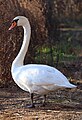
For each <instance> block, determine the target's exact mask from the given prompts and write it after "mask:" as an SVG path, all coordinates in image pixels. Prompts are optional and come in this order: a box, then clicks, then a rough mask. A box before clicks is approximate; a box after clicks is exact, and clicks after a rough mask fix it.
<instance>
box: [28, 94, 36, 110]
mask: <svg viewBox="0 0 82 120" xmlns="http://www.w3.org/2000/svg"><path fill="white" fill-rule="evenodd" d="M30 97H31V105H30V106H28V108H34V107H35V106H34V103H33V93H31V94H30Z"/></svg>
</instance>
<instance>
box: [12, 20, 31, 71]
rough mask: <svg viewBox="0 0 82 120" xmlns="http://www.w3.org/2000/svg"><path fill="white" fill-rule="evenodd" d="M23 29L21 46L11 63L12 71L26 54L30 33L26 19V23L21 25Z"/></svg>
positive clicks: (21, 63) (20, 64) (19, 64)
mask: <svg viewBox="0 0 82 120" xmlns="http://www.w3.org/2000/svg"><path fill="white" fill-rule="evenodd" d="M23 29H24V38H23V44H22V47H21V49H20V51H19V53H18V55H17V57H16V58H15V60H14V61H13V63H12V71H13V70H14V69H15V68H17V67H20V66H22V65H23V61H24V57H25V55H26V52H27V50H28V45H29V41H30V35H31V27H30V24H29V22H28V21H26V24H25V25H24V26H23Z"/></svg>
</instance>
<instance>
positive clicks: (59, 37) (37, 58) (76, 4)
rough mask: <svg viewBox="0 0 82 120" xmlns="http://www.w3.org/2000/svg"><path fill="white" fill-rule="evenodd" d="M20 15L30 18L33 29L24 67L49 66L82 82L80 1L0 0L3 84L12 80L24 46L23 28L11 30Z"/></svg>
mask: <svg viewBox="0 0 82 120" xmlns="http://www.w3.org/2000/svg"><path fill="white" fill-rule="evenodd" d="M17 15H24V16H26V17H28V19H29V21H30V23H31V27H32V36H31V42H30V46H29V50H28V53H27V55H26V58H25V64H27V63H43V64H48V65H51V66H54V67H56V68H58V69H60V70H61V71H62V72H63V73H64V74H66V75H67V77H72V78H75V79H82V1H81V0H0V85H3V84H4V85H7V83H10V82H11V81H12V80H11V79H12V77H11V73H10V68H11V64H12V61H13V60H14V58H15V56H16V55H17V53H18V51H19V49H20V47H21V44H22V38H23V30H22V28H21V27H20V28H17V29H14V30H13V31H11V32H9V31H8V28H9V26H10V22H11V20H12V19H13V18H14V17H15V16H17Z"/></svg>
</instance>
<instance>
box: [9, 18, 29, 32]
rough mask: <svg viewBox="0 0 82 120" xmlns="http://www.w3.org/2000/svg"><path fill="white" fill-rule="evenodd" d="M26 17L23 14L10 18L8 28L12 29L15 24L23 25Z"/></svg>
mask: <svg viewBox="0 0 82 120" xmlns="http://www.w3.org/2000/svg"><path fill="white" fill-rule="evenodd" d="M27 21H28V19H27V18H26V17H24V16H17V17H15V18H14V19H13V20H12V23H11V26H10V28H9V30H11V29H13V28H14V27H16V26H25V25H26V23H27Z"/></svg>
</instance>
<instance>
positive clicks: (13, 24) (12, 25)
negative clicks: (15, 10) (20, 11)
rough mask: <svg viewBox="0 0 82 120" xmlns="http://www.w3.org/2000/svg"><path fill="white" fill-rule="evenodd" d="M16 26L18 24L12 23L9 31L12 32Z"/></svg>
mask: <svg viewBox="0 0 82 120" xmlns="http://www.w3.org/2000/svg"><path fill="white" fill-rule="evenodd" d="M16 26H17V23H16V22H15V21H14V22H12V24H11V26H10V28H9V29H8V30H12V29H13V28H14V27H16Z"/></svg>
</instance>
